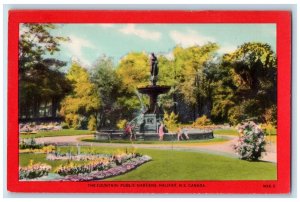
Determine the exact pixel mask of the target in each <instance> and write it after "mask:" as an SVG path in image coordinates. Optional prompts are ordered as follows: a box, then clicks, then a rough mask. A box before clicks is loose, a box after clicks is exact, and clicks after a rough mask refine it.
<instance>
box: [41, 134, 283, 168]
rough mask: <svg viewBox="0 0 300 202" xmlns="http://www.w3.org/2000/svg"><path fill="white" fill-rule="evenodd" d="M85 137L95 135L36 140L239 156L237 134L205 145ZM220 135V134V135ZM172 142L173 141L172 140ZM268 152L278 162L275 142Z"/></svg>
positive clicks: (274, 161) (265, 157) (271, 159)
mask: <svg viewBox="0 0 300 202" xmlns="http://www.w3.org/2000/svg"><path fill="white" fill-rule="evenodd" d="M83 137H86V138H88V137H93V135H76V136H57V137H44V138H37V139H36V141H37V142H38V143H59V144H69V145H77V144H80V145H88V146H89V145H91V144H92V145H94V146H109V147H120V146H122V147H126V146H133V145H134V147H137V148H149V149H164V150H172V149H173V150H180V151H198V152H207V153H212V154H218V155H225V156H229V157H234V158H238V156H237V155H236V154H235V152H234V150H233V147H232V146H233V145H234V144H235V142H236V141H237V139H238V138H237V137H235V136H226V137H227V138H230V140H229V141H226V142H219V143H218V142H216V143H214V144H203V145H193V144H191V145H186V144H183V145H180V144H173V145H172V144H168V145H164V144H118V143H98V142H93V143H90V142H82V141H80V139H81V138H83ZM219 137H220V136H219ZM224 137H225V136H224ZM170 143H171V142H170ZM266 150H267V152H266V153H264V154H263V158H262V159H261V160H263V161H268V162H273V163H276V162H277V155H276V154H277V149H276V145H275V144H274V143H272V144H267V147H266Z"/></svg>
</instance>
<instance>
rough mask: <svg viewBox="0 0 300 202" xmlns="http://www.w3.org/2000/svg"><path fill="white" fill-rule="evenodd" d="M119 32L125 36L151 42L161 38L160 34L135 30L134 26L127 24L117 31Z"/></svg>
mask: <svg viewBox="0 0 300 202" xmlns="http://www.w3.org/2000/svg"><path fill="white" fill-rule="evenodd" d="M119 31H120V32H121V33H123V34H126V35H135V36H137V37H140V38H142V39H150V40H153V41H158V40H159V39H160V38H161V33H160V32H157V31H149V30H145V29H138V28H136V25H135V24H128V25H126V26H125V27H123V28H121V29H119Z"/></svg>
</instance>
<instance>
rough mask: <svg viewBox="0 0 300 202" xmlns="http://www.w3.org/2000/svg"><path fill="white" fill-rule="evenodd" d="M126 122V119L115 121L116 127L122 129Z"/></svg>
mask: <svg viewBox="0 0 300 202" xmlns="http://www.w3.org/2000/svg"><path fill="white" fill-rule="evenodd" d="M126 124H127V120H126V119H121V120H119V121H118V122H117V127H118V129H124V128H125V126H126Z"/></svg>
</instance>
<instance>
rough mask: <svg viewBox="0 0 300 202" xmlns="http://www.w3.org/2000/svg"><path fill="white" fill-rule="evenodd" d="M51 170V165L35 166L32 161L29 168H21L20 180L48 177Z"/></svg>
mask: <svg viewBox="0 0 300 202" xmlns="http://www.w3.org/2000/svg"><path fill="white" fill-rule="evenodd" d="M50 170H51V166H50V165H47V164H42V163H37V164H33V160H31V161H30V163H29V165H28V166H27V167H19V179H34V178H38V177H42V176H44V175H48V173H49V171H50Z"/></svg>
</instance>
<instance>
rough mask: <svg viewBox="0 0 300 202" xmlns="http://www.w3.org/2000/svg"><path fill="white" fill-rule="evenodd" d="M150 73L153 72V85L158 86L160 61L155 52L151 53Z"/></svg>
mask: <svg viewBox="0 0 300 202" xmlns="http://www.w3.org/2000/svg"><path fill="white" fill-rule="evenodd" d="M150 73H151V78H150V81H151V84H152V86H156V82H157V75H158V61H157V57H156V56H155V55H154V53H151V69H150Z"/></svg>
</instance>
